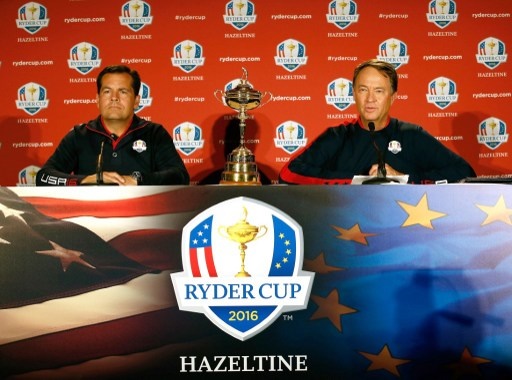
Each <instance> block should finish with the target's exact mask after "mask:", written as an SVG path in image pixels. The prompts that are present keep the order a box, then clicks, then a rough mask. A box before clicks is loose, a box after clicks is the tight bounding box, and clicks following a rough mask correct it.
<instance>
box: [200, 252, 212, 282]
mask: <svg viewBox="0 0 512 380" xmlns="http://www.w3.org/2000/svg"><path fill="white" fill-rule="evenodd" d="M197 262H198V265H199V273H201V277H210V274H209V273H208V266H207V265H206V254H205V251H204V248H197Z"/></svg>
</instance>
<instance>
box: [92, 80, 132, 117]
mask: <svg viewBox="0 0 512 380" xmlns="http://www.w3.org/2000/svg"><path fill="white" fill-rule="evenodd" d="M96 99H97V101H98V108H99V110H100V114H101V116H102V117H103V119H104V120H105V121H127V122H128V121H129V120H131V118H132V116H133V113H134V109H135V108H137V106H138V105H139V101H140V97H139V95H138V94H137V95H135V93H134V91H133V88H132V77H131V76H130V75H129V74H127V73H114V74H105V76H104V77H103V78H102V81H101V89H100V93H99V94H98V95H97V97H96Z"/></svg>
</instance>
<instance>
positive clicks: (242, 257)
mask: <svg viewBox="0 0 512 380" xmlns="http://www.w3.org/2000/svg"><path fill="white" fill-rule="evenodd" d="M246 248H247V246H246V245H245V244H243V243H240V247H239V249H240V261H241V262H242V264H241V266H240V272H238V273H237V274H236V276H235V277H251V275H250V274H249V273H247V272H246V271H245V249H246Z"/></svg>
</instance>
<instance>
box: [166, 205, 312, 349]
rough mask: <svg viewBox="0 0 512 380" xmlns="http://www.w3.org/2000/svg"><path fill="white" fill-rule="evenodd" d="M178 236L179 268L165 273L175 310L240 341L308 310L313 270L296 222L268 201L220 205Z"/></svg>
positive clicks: (185, 228) (201, 215) (202, 214)
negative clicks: (308, 266) (204, 319)
mask: <svg viewBox="0 0 512 380" xmlns="http://www.w3.org/2000/svg"><path fill="white" fill-rule="evenodd" d="M181 241H182V244H181V247H182V248H181V250H182V252H181V255H182V261H183V272H179V273H173V274H171V279H172V283H173V285H174V291H175V293H176V299H177V300H178V305H179V308H180V310H185V311H191V312H196V313H203V314H205V315H206V317H208V319H210V321H212V322H213V323H214V324H215V325H216V326H217V327H219V328H220V329H221V330H223V331H224V332H226V333H228V334H230V335H231V336H233V337H235V338H237V339H240V340H246V339H248V338H251V337H253V336H255V335H256V334H258V333H260V332H261V331H263V330H264V329H265V328H267V327H268V326H270V325H271V324H272V323H273V322H274V321H275V320H276V319H277V318H278V317H279V316H280V315H281V314H282V313H283V312H290V311H294V310H302V309H305V308H306V306H307V303H308V300H309V295H310V292H311V285H312V282H313V277H314V273H312V272H306V271H302V262H303V235H302V228H301V227H300V225H298V224H297V222H295V221H294V220H293V219H291V218H290V217H289V216H288V215H286V214H285V213H283V212H282V211H280V210H278V209H276V208H274V207H273V206H270V205H268V204H266V203H263V202H261V201H257V200H254V199H251V198H246V197H239V198H233V199H230V200H227V201H224V202H221V203H218V204H216V205H215V206H213V207H210V208H209V209H207V210H205V211H203V212H202V213H201V214H199V215H197V216H196V217H195V218H194V219H192V220H191V221H190V222H189V223H188V224H187V225H186V226H185V227H184V228H183V234H182V240H181Z"/></svg>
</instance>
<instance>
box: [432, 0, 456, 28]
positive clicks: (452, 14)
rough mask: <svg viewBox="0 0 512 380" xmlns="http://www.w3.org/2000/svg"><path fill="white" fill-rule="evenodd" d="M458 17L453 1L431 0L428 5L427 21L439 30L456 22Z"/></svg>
mask: <svg viewBox="0 0 512 380" xmlns="http://www.w3.org/2000/svg"><path fill="white" fill-rule="evenodd" d="M458 16H459V15H458V14H457V13H456V4H455V1H453V0H433V1H430V2H429V3H428V13H427V21H428V22H431V23H434V24H435V25H437V26H438V27H439V28H441V29H443V28H446V27H447V26H448V25H450V24H451V23H452V22H455V21H457V17H458Z"/></svg>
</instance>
